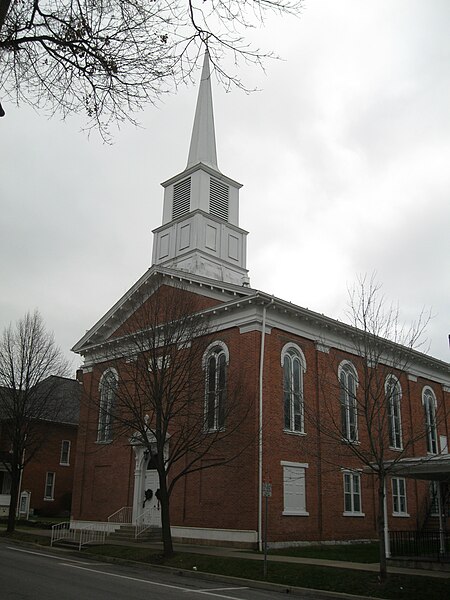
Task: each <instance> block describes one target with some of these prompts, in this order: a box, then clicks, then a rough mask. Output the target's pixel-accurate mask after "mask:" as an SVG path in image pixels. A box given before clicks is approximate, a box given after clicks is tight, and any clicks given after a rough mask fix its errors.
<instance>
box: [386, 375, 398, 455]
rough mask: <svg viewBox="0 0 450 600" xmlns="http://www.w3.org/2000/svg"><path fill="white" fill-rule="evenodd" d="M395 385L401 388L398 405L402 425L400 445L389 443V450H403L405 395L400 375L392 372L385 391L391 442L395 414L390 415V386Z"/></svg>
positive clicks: (388, 377) (387, 379) (387, 378)
mask: <svg viewBox="0 0 450 600" xmlns="http://www.w3.org/2000/svg"><path fill="white" fill-rule="evenodd" d="M390 385H393V386H395V387H396V388H397V389H398V390H399V398H398V403H399V407H398V412H399V425H400V446H393V445H391V444H390V443H389V450H394V451H395V452H401V451H402V450H403V424H402V405H401V402H402V397H403V392H402V386H401V384H400V381H399V379H398V377H396V376H395V375H393V374H391V375H388V376H387V377H386V381H385V383H384V393H385V396H386V399H387V402H388V420H389V423H388V427H389V431H388V435H389V442H390V441H391V439H390V437H391V435H390V432H391V429H393V428H392V420H393V415H392V416H391V415H390V411H391V401H392V400H391V397H390V396H389V395H388V394H389V386H390Z"/></svg>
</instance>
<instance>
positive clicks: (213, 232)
mask: <svg viewBox="0 0 450 600" xmlns="http://www.w3.org/2000/svg"><path fill="white" fill-rule="evenodd" d="M205 246H206V247H207V248H209V249H210V250H214V252H216V251H217V229H216V228H215V227H212V225H206V240H205Z"/></svg>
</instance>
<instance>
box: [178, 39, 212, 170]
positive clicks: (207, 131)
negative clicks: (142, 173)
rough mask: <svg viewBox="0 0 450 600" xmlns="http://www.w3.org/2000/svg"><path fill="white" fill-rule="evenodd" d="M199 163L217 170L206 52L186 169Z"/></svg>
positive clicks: (207, 55)
mask: <svg viewBox="0 0 450 600" xmlns="http://www.w3.org/2000/svg"><path fill="white" fill-rule="evenodd" d="M200 162H201V163H203V164H205V165H208V166H209V167H212V168H213V169H216V170H217V171H218V170H219V168H218V166H217V152H216V133H215V129H214V114H213V103H212V91H211V74H210V69H209V54H208V51H206V52H205V58H204V60H203V69H202V76H201V79H200V88H199V91H198V98H197V107H196V109H195V118H194V127H193V128H192V137H191V145H190V148H189V156H188V163H187V167H186V168H189V167H192V166H194V165H196V164H197V163H200Z"/></svg>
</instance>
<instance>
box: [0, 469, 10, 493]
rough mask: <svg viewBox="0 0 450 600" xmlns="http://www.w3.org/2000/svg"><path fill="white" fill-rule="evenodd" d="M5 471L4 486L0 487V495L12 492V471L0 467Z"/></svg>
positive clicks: (1, 470)
mask: <svg viewBox="0 0 450 600" xmlns="http://www.w3.org/2000/svg"><path fill="white" fill-rule="evenodd" d="M0 472H2V473H3V481H2V486H1V487H0V495H5V496H9V495H10V494H11V473H10V472H9V471H8V470H7V469H2V468H0Z"/></svg>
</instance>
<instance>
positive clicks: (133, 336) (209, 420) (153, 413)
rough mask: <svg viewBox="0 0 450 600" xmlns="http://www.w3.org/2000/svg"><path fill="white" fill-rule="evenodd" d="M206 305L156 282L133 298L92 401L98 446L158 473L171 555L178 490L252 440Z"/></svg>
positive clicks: (240, 389)
mask: <svg viewBox="0 0 450 600" xmlns="http://www.w3.org/2000/svg"><path fill="white" fill-rule="evenodd" d="M204 301H205V299H204V298H203V299H202V298H201V297H199V296H197V295H195V294H193V293H192V292H190V291H188V290H187V289H184V287H183V286H182V285H181V284H179V285H175V284H172V285H161V286H160V285H159V282H157V283H155V284H150V285H148V286H147V287H146V288H145V291H142V290H141V291H140V292H139V293H137V294H135V296H134V297H133V299H132V304H131V306H132V308H131V309H130V310H129V311H127V314H129V313H130V312H131V316H129V317H128V318H127V319H126V320H125V321H124V323H122V324H121V325H120V326H119V327H118V329H117V330H116V332H115V333H114V336H113V337H111V338H110V339H109V340H108V343H107V348H106V350H105V362H104V363H103V362H102V368H103V367H104V370H103V374H102V377H101V379H100V384H99V393H98V394H97V392H96V391H95V392H94V393H93V394H91V395H90V396H89V397H88V398H87V401H88V402H89V403H90V404H91V405H92V404H94V405H96V407H97V410H96V411H94V412H95V414H97V415H98V422H97V423H94V424H93V425H94V427H96V428H97V441H103V442H111V443H118V444H124V443H125V444H130V443H131V445H133V446H139V447H141V448H144V449H145V452H146V456H147V457H148V460H150V461H151V462H152V465H153V468H155V469H156V470H157V473H158V477H159V489H158V492H157V494H158V495H157V498H158V500H159V503H160V508H161V526H162V538H163V545H164V554H165V556H170V555H171V554H172V553H173V545H172V536H171V527H170V523H171V521H170V499H171V496H172V493H173V491H174V488H175V486H176V484H177V483H178V482H179V481H180V479H182V478H184V477H186V476H187V475H188V474H190V473H194V472H196V471H200V470H204V469H206V468H213V467H220V466H223V465H227V464H230V463H231V462H233V461H234V460H236V459H237V458H238V456H240V455H241V454H242V453H243V452H244V451H245V450H246V449H247V448H248V447H249V444H251V443H252V441H253V442H254V440H249V439H248V436H247V438H246V439H245V438H244V436H243V435H241V432H240V426H241V424H242V423H243V422H244V420H245V418H246V416H247V414H248V411H249V407H250V406H249V401H248V399H246V402H243V401H242V399H243V397H244V389H245V387H244V385H243V384H242V381H241V379H240V378H239V375H238V374H237V372H234V374H233V376H231V372H230V368H229V361H228V356H227V354H226V353H225V352H224V350H223V346H222V345H221V344H220V342H219V341H217V338H216V337H215V335H214V328H213V326H212V323H211V321H210V319H209V317H208V316H207V315H206V314H205V311H204V308H205V306H204ZM205 386H206V387H205ZM217 453H218V454H217ZM218 455H219V456H220V458H219V459H218V458H217V456H218ZM211 458H213V460H210V459H211ZM144 505H145V502H144Z"/></svg>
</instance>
